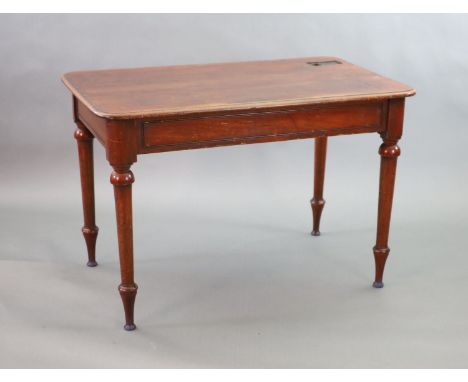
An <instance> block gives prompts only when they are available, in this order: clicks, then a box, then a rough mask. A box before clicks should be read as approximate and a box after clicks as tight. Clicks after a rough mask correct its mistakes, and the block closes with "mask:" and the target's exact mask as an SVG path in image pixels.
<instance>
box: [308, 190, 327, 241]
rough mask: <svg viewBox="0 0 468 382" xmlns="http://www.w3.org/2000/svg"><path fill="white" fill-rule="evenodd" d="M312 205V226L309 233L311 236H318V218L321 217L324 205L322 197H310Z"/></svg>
mask: <svg viewBox="0 0 468 382" xmlns="http://www.w3.org/2000/svg"><path fill="white" fill-rule="evenodd" d="M310 205H311V207H312V220H313V228H312V232H311V233H310V234H311V235H312V236H320V218H321V217H322V211H323V207H324V206H325V200H324V199H315V198H314V199H312V200H311V201H310Z"/></svg>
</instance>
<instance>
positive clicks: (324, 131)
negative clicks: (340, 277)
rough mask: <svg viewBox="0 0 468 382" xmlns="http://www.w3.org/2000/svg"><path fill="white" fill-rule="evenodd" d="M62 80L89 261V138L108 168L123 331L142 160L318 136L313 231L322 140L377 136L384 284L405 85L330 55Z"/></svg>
mask: <svg viewBox="0 0 468 382" xmlns="http://www.w3.org/2000/svg"><path fill="white" fill-rule="evenodd" d="M63 81H64V83H65V85H66V86H67V87H68V88H69V89H70V91H71V92H72V93H73V97H74V115H75V121H76V123H77V125H78V130H79V131H78V132H77V139H78V147H79V150H80V151H79V152H80V168H81V173H82V188H83V207H84V211H85V212H84V215H85V227H89V228H90V229H89V230H87V231H86V232H85V238H86V240H87V242H88V241H89V244H88V250H89V251H90V254H91V253H92V255H93V257H92V258H93V259H94V245H95V235H94V236H93V232H94V231H93V229H94V227H95V224H94V193H93V183H92V182H93V176H92V143H91V142H92V136H93V135H94V136H95V137H96V138H97V139H98V140H99V141H100V142H101V143H102V144H103V146H104V147H105V150H106V157H107V160H108V161H109V163H110V164H111V166H112V167H113V169H114V172H113V173H112V175H111V183H112V184H113V186H114V195H115V206H116V217H117V231H118V232H117V233H118V241H119V258H120V269H121V284H120V286H119V292H120V295H121V297H122V301H123V305H124V310H125V322H126V324H125V329H126V330H133V329H135V323H134V304H135V297H136V293H137V288H138V287H137V285H136V284H135V282H134V269H133V233H132V183H133V181H134V178H133V174H132V172H131V171H130V167H131V166H132V164H133V163H135V162H136V160H137V156H138V155H139V154H147V153H157V152H164V151H175V150H185V149H194V148H202V147H216V146H227V145H238V144H245V143H259V142H274V141H282V140H291V139H300V138H316V151H315V171H314V178H315V181H314V196H313V199H312V201H311V204H312V210H313V218H314V227H313V232H312V233H313V234H319V232H320V231H319V226H320V217H321V212H322V209H323V205H324V203H325V201H324V200H323V185H324V174H325V161H326V145H327V137H329V136H334V135H339V134H357V133H370V132H377V133H379V134H381V136H382V138H383V142H384V143H383V145H382V148H381V150H380V154H381V156H382V159H381V173H380V196H379V212H378V228H377V242H376V246H375V248H374V254H375V259H376V278H375V283H374V286H376V287H381V286H383V284H382V274H383V268H384V264H385V260H386V257H387V255H388V252H389V249H388V233H389V225H390V213H391V204H392V195H393V187H394V181H395V168H396V157H397V156H398V154H399V149H398V146H397V141H398V140H399V139H400V137H401V131H402V122H403V105H404V97H408V96H411V95H413V94H414V93H415V92H414V90H413V89H411V88H410V87H409V86H407V85H404V84H401V83H398V82H395V81H392V80H390V79H387V78H384V77H381V76H379V75H377V74H375V73H372V72H369V71H367V70H365V69H363V68H360V67H357V66H355V65H352V64H350V63H348V62H346V61H344V60H342V59H339V58H336V57H308V58H300V59H292V60H277V61H258V62H243V63H226V64H210V65H191V66H175V67H162V68H140V69H119V70H102V71H88V72H74V73H68V74H66V75H64V76H63ZM91 206H92V207H91ZM95 228H96V231H95V232H96V234H97V227H95ZM90 259H91V255H90Z"/></svg>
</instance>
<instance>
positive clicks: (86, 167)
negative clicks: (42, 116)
mask: <svg viewBox="0 0 468 382" xmlns="http://www.w3.org/2000/svg"><path fill="white" fill-rule="evenodd" d="M75 139H76V141H77V143H78V157H79V161H80V178H81V195H82V200H83V217H84V225H83V228H82V232H83V236H84V238H85V241H86V248H87V250H88V263H87V265H88V267H95V266H96V265H97V262H96V239H97V235H98V231H99V228H98V227H97V226H96V218H95V212H94V164H93V139H94V136H93V134H91V132H90V131H89V130H88V129H87V128H86V127H84V126H83V125H82V124H81V123H80V122H79V121H77V129H76V130H75Z"/></svg>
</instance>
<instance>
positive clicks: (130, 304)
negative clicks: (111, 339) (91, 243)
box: [110, 165, 138, 330]
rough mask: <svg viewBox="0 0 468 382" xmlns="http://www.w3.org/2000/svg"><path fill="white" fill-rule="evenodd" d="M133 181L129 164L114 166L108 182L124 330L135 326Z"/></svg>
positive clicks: (132, 328)
mask: <svg viewBox="0 0 468 382" xmlns="http://www.w3.org/2000/svg"><path fill="white" fill-rule="evenodd" d="M134 181H135V178H134V177H133V173H132V172H131V171H130V166H125V165H124V166H114V171H113V172H112V174H111V177H110V182H111V183H112V184H113V185H114V197H115V211H116V217H117V236H118V239H119V259H120V274H121V279H122V282H121V284H120V285H119V292H120V296H121V298H122V302H123V305H124V310H125V326H124V328H125V330H134V329H135V328H136V326H135V323H134V319H133V310H134V305H135V298H136V293H137V289H138V286H137V285H136V284H135V282H134V280H133V223H132V220H133V216H132V183H133V182H134Z"/></svg>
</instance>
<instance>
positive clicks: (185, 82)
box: [62, 57, 415, 119]
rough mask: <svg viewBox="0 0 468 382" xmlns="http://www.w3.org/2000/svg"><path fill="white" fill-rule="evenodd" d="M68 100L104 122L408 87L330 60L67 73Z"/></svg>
mask: <svg viewBox="0 0 468 382" xmlns="http://www.w3.org/2000/svg"><path fill="white" fill-rule="evenodd" d="M62 80H63V82H64V83H65V85H66V86H67V87H68V88H69V89H70V91H71V92H72V93H73V95H74V96H75V97H76V98H78V99H79V100H80V101H81V102H82V103H83V104H84V105H86V106H87V107H88V108H89V109H90V110H91V111H92V112H93V113H95V114H96V115H98V116H101V117H104V118H108V119H134V118H151V117H162V116H169V115H178V114H180V115H185V114H190V113H200V112H233V111H234V112H244V111H245V112H248V111H254V110H256V109H265V108H281V107H289V108H291V107H296V106H304V105H313V104H322V103H330V102H332V103H333V102H346V101H360V100H362V101H364V100H365V101H369V100H379V99H389V98H401V97H408V96H411V95H413V94H415V91H414V90H413V89H412V88H411V87H410V86H408V85H404V84H402V83H399V82H396V81H393V80H390V79H388V78H385V77H382V76H380V75H378V74H375V73H373V72H371V71H368V70H366V69H363V68H361V67H359V66H356V65H353V64H351V63H349V62H346V61H344V60H342V59H341V58H337V57H305V58H296V59H286V60H274V61H250V62H234V63H221V64H206V65H178V66H165V67H149V68H134V69H111V70H93V71H79V72H71V73H67V74H65V75H64V76H63V78H62Z"/></svg>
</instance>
